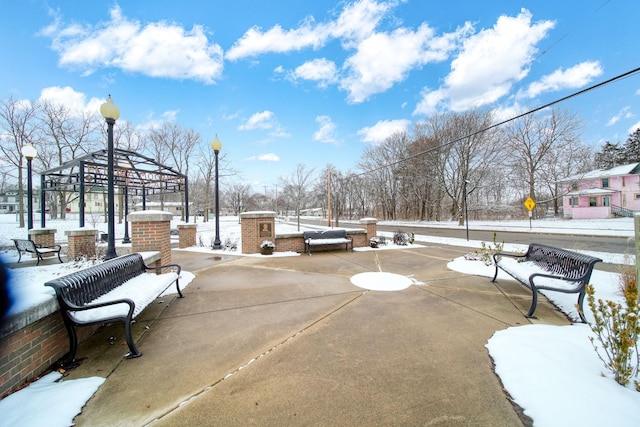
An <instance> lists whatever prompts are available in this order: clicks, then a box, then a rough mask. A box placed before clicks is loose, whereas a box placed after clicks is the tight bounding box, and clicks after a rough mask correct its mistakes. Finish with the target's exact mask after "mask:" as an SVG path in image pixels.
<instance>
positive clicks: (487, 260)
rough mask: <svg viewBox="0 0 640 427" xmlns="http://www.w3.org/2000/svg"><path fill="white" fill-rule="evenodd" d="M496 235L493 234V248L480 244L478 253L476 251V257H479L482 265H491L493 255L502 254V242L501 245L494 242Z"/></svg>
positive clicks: (483, 243)
mask: <svg viewBox="0 0 640 427" xmlns="http://www.w3.org/2000/svg"><path fill="white" fill-rule="evenodd" d="M496 238H497V233H496V232H495V231H494V232H493V246H491V244H490V243H488V244H487V243H485V242H480V251H476V252H475V253H476V255H478V257H480V260H481V261H482V262H483V263H484V265H491V264H493V254H496V253H499V252H502V250H503V248H504V241H503V242H501V243H498V242H496Z"/></svg>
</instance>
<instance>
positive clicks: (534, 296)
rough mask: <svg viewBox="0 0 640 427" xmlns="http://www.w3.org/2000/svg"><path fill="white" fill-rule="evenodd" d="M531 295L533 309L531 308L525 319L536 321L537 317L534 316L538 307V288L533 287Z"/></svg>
mask: <svg viewBox="0 0 640 427" xmlns="http://www.w3.org/2000/svg"><path fill="white" fill-rule="evenodd" d="M531 294H532V297H531V307H530V308H529V312H528V313H527V314H525V316H524V317H526V318H529V319H535V318H536V317H535V316H534V315H533V313H534V312H535V311H536V307H537V305H538V291H537V290H536V288H534V287H531Z"/></svg>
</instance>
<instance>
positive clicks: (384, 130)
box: [358, 119, 411, 145]
mask: <svg viewBox="0 0 640 427" xmlns="http://www.w3.org/2000/svg"><path fill="white" fill-rule="evenodd" d="M410 124H411V121H410V120H404V119H399V120H381V121H379V122H378V123H376V124H375V125H373V126H370V127H364V128H362V129H360V130H359V131H358V135H360V137H361V138H360V139H361V140H362V141H363V142H368V143H371V144H374V145H377V144H381V143H382V142H384V140H385V139H387V138H388V137H390V136H391V135H393V134H394V133H398V132H405V131H406V130H407V128H408V127H409V125H410Z"/></svg>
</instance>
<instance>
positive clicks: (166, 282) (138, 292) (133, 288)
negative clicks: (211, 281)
mask: <svg viewBox="0 0 640 427" xmlns="http://www.w3.org/2000/svg"><path fill="white" fill-rule="evenodd" d="M177 279H178V275H177V274H176V273H174V272H170V273H164V274H161V275H155V274H152V273H143V274H141V275H139V276H137V277H134V278H133V279H129V280H128V281H126V282H125V283H124V284H123V285H121V286H118V287H117V288H115V289H114V290H112V291H110V292H108V293H106V294H104V295H102V296H101V297H98V298H96V299H95V300H93V301H91V302H90V303H89V304H87V306H91V305H92V304H100V303H108V302H110V301H116V300H120V299H125V298H126V299H130V300H132V301H133V303H134V304H135V307H134V310H133V316H132V318H134V319H135V318H136V316H138V315H139V314H140V313H141V312H142V311H143V310H144V309H145V308H146V307H148V306H149V304H151V303H152V302H153V301H154V300H155V299H156V298H157V297H158V295H160V294H161V293H162V292H164V290H166V289H167V288H168V287H169V286H171V284H172V283H173V282H175V281H176V280H177ZM83 308H86V307H83ZM128 312H129V305H128V304H126V303H120V304H111V305H107V306H102V307H98V308H91V309H88V310H82V311H69V316H70V317H71V318H72V319H73V320H74V321H75V322H77V323H96V322H101V321H107V320H111V319H118V318H124V317H126V316H127V314H128Z"/></svg>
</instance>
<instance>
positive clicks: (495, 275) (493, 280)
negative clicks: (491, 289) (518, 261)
mask: <svg viewBox="0 0 640 427" xmlns="http://www.w3.org/2000/svg"><path fill="white" fill-rule="evenodd" d="M495 266H496V273H495V274H494V275H493V279H491V281H492V282H493V283H495V282H496V278H497V277H498V264H496V265H495Z"/></svg>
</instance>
